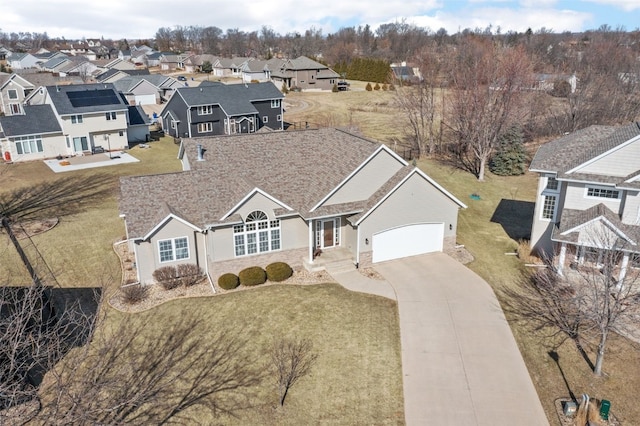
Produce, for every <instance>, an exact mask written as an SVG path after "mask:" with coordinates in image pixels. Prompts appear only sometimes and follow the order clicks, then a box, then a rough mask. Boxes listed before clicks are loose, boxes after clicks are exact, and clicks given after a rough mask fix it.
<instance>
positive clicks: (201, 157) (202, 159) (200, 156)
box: [196, 144, 204, 161]
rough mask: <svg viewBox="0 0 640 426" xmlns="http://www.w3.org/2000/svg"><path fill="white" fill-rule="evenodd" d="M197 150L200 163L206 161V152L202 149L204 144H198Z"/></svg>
mask: <svg viewBox="0 0 640 426" xmlns="http://www.w3.org/2000/svg"><path fill="white" fill-rule="evenodd" d="M196 149H197V150H198V161H204V151H203V149H202V144H197V145H196Z"/></svg>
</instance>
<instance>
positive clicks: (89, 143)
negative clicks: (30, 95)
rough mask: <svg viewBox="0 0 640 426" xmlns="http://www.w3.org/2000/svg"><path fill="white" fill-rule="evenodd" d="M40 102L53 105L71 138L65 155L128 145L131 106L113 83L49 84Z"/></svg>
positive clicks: (65, 132) (63, 128)
mask: <svg viewBox="0 0 640 426" xmlns="http://www.w3.org/2000/svg"><path fill="white" fill-rule="evenodd" d="M40 101H41V102H42V103H45V104H49V105H51V106H52V107H53V111H54V112H55V114H56V116H57V117H58V120H59V122H60V125H61V127H62V131H63V133H64V135H65V137H66V138H67V149H66V152H64V153H62V154H63V155H65V154H66V155H83V154H90V153H92V152H94V151H95V150H96V149H99V148H102V149H105V150H120V149H125V148H126V147H128V139H127V126H128V108H127V107H128V105H127V103H126V102H125V100H124V99H123V97H122V96H121V95H120V94H119V93H118V92H117V91H116V89H115V88H114V87H113V85H112V84H102V83H100V84H79V85H69V86H47V87H46V88H45V90H44V93H43V96H42V97H41V98H40Z"/></svg>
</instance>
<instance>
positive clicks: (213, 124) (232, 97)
mask: <svg viewBox="0 0 640 426" xmlns="http://www.w3.org/2000/svg"><path fill="white" fill-rule="evenodd" d="M282 99H284V95H283V94H282V93H281V92H280V90H278V89H277V88H276V87H275V85H274V84H273V83H272V82H267V83H253V84H230V85H226V84H222V83H217V84H208V85H202V86H200V87H182V88H179V89H178V90H176V93H175V94H174V95H173V97H172V98H171V100H170V101H169V102H167V104H166V105H165V107H164V109H163V110H162V112H161V114H160V117H161V118H162V127H163V129H164V131H165V132H166V133H167V134H169V135H171V136H173V137H197V136H213V135H230V134H235V133H254V132H257V131H258V130H259V129H260V128H262V127H264V126H266V127H268V128H271V129H274V130H282V129H283V121H282V114H283V106H282Z"/></svg>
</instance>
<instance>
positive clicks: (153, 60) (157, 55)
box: [145, 52, 167, 67]
mask: <svg viewBox="0 0 640 426" xmlns="http://www.w3.org/2000/svg"><path fill="white" fill-rule="evenodd" d="M166 54H167V53H163V52H149V53H147V54H146V58H145V60H146V63H147V66H148V67H157V66H160V59H161V58H162V55H166Z"/></svg>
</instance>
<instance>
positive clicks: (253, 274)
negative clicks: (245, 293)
mask: <svg viewBox="0 0 640 426" xmlns="http://www.w3.org/2000/svg"><path fill="white" fill-rule="evenodd" d="M238 278H240V284H242V285H244V286H253V285H258V284H264V282H265V281H267V273H266V272H265V270H264V269H262V268H261V267H259V266H251V267H249V268H246V269H243V270H242V271H240V273H239V274H238Z"/></svg>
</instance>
